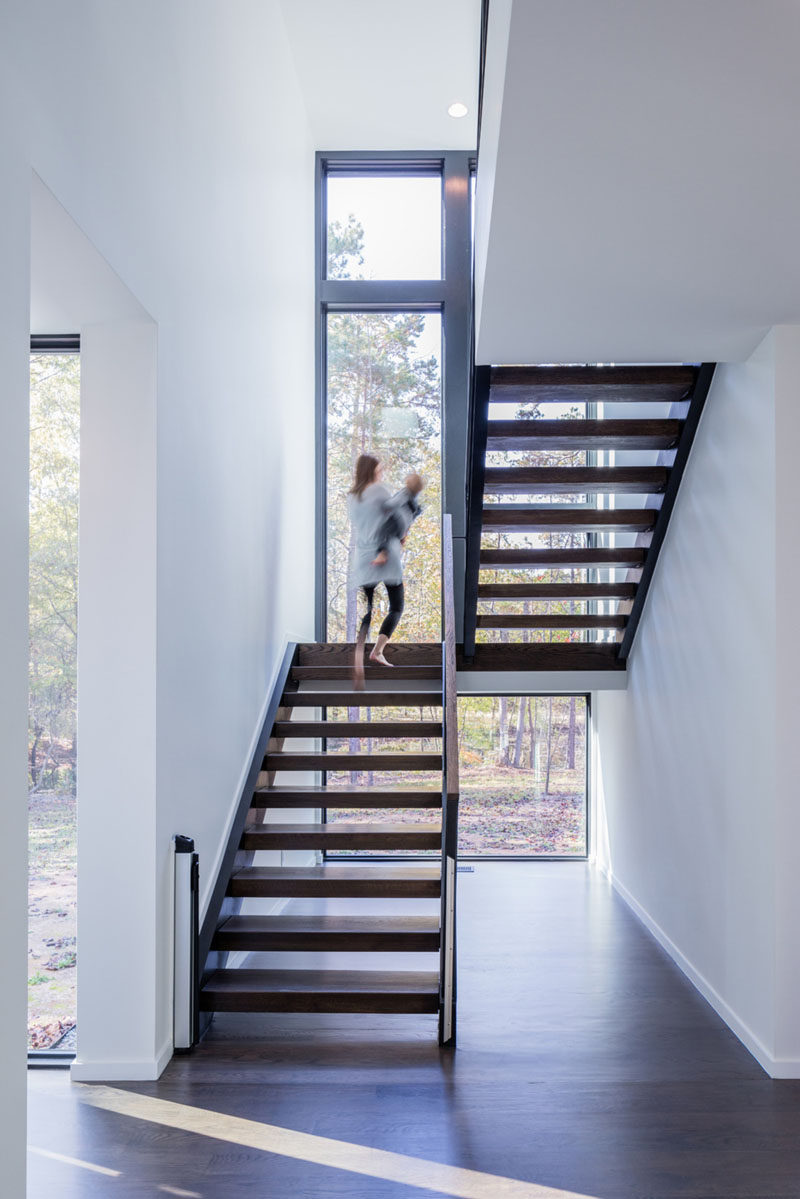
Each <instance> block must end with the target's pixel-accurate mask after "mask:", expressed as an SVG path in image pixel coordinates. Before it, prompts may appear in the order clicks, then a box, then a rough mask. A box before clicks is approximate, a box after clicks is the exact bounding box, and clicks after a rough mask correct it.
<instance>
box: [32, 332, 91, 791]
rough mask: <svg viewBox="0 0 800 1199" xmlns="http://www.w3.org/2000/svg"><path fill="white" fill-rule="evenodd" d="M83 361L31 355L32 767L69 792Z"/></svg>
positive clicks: (36, 777)
mask: <svg viewBox="0 0 800 1199" xmlns="http://www.w3.org/2000/svg"><path fill="white" fill-rule="evenodd" d="M79 372H80V366H79V358H78V355H77V354H34V355H32V357H31V435H30V436H31V443H30V444H31V448H30V700H29V729H30V737H29V771H30V785H31V788H32V789H33V790H37V789H41V788H42V787H59V788H62V789H65V790H69V791H72V792H73V793H74V788H75V759H76V700H77V693H76V683H77V634H78V470H79V447H80V377H79Z"/></svg>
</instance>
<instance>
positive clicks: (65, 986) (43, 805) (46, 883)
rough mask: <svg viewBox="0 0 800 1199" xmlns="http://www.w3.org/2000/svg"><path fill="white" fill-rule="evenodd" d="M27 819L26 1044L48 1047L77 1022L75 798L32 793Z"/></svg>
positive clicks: (40, 1047)
mask: <svg viewBox="0 0 800 1199" xmlns="http://www.w3.org/2000/svg"><path fill="white" fill-rule="evenodd" d="M28 819H29V830H30V831H29V844H30V858H29V862H30V865H29V875H28V1047H29V1048H30V1049H47V1048H48V1047H49V1046H51V1045H54V1044H55V1042H56V1041H58V1040H59V1039H60V1038H61V1037H62V1036H63V1035H64V1033H66V1032H67V1031H68V1030H69V1029H70V1028H72V1027H73V1026H74V1024H75V1004H76V994H75V988H76V973H77V971H76V965H75V946H76V930H77V873H76V864H77V826H76V805H75V798H74V796H72V795H69V794H63V793H60V792H52V791H51V792H41V793H39V794H37V795H31V796H30V798H29V800H28Z"/></svg>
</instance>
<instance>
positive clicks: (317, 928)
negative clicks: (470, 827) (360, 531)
mask: <svg viewBox="0 0 800 1199" xmlns="http://www.w3.org/2000/svg"><path fill="white" fill-rule="evenodd" d="M448 528H449V522H448ZM445 556H446V563H447V564H449V566H450V569H451V568H452V557H451V554H449V553H446V555H445ZM450 583H451V586H450V590H449V596H450V604H449V613H450V617H449V618H450V622H451V626H452V573H451V574H450ZM443 650H444V653H443ZM353 651H354V647H353V646H351V645H342V644H336V645H333V644H312V645H300V646H297V647H294V648H293V649H292V650H291V652H290V653H289V654H288V655H287V659H286V661H285V664H284V670H283V678H282V679H281V681H280V684H279V690H278V693H277V694H276V696H275V703H274V712H273V713H272V714H271V716H270V718H269V719H268V726H269V727H266V726H265V736H264V737H263V745H262V747H261V749H260V751H259V753H260V755H261V757H260V760H259V761H258V762H257V763H256V764H255V765H256V768H257V769H256V770H255V772H253V774H252V777H253V778H254V779H255V786H254V787H253V788H252V792H251V794H250V795H249V799H248V800H247V801H246V802H245V803H243V805H242V818H241V820H240V827H239V829H238V831H237V832H236V833H235V835H234V838H233V841H234V843H233V844H232V845H231V846H230V847H229V852H228V853H227V854H226V864H225V865H224V866H223V872H222V876H221V878H220V880H219V885H218V888H217V895H216V902H215V901H214V900H213V899H212V904H211V910H210V913H209V917H208V918H207V921H206V925H204V931H205V932H206V937H205V944H204V941H203V937H202V936H201V945H200V959H201V961H202V960H204V961H205V962H206V966H205V970H204V971H203V973H202V979H201V986H200V993H199V1002H200V1009H201V1011H203V1012H206V1013H214V1012H362V1013H363V1012H383V1013H407V1014H421V1013H431V1014H438V1015H439V1039H440V1042H441V1043H442V1044H452V1043H453V1038H454V1010H455V979H454V966H455V959H454V944H453V941H454V935H455V926H454V904H455V855H456V849H455V846H456V839H457V800H458V790H457V788H458V774H457V756H456V750H455V747H456V739H455V737H456V734H455V723H454V718H455V641H454V637H453V636H452V635H451V636H450V637H449V638H446V640H445V642H444V646H443V645H440V644H428V645H390V646H389V647H388V649H387V658H388V659H389V661H391V662H392V663H393V666H392V667H388V668H387V667H383V666H373V665H367V667H366V690H364V691H353V690H352V684H351V672H352V667H351V662H352V656H353ZM448 686H449V688H450V694H449V697H448V696H446V695H445V689H446V687H448ZM368 713H369V714H375V713H377V716H374V715H373V718H372V719H362V717H366V715H367V714H368ZM447 713H449V719H450V722H451V723H450V733H449V739H450V742H451V745H450V749H449V753H448V764H447V766H446V765H445V760H444V757H443V752H444V749H443V742H444V741H445V738H446V737H447V736H448V733H447V731H446V730H445V727H444V721H445V717H446V714H447ZM367 738H368V739H369V745H370V746H371V752H365V751H364V749H363V746H364V745H365V743H366V739H367ZM309 739H310V740H311V741H312V742H313V743H314V748H312V749H302V748H297V746H296V742H297V741H298V740H303V741H308V740H309ZM342 739H346V741H347V742H348V746H347V748H346V750H345V751H344V752H342V751H341V750H340V749H338V748H337V744H339V743H341V741H342ZM432 742H433V743H434V745H435V747H436V748H435V750H433V751H432V750H431V749H430V748H429V747H430V745H431V743H432ZM382 743H384V745H385V744H386V743H388V744H389V745H390V746H391V748H390V749H388V750H387V749H385V748H384V745H382ZM422 745H425V747H426V748H425V749H422V748H420V747H421V746H422ZM354 746H355V748H354ZM342 772H344V773H345V774H348V773H349V772H358V778H357V780H356V781H349V782H345V783H341V782H339V781H338V780H337V779H336V776H338V775H341V774H342ZM364 772H368V777H372V775H374V774H379V775H380V776H381V777H383V778H385V779H386V780H388V781H387V782H386V783H382V784H379V785H373V784H371V783H368V782H365V781H364ZM309 774H311V775H312V777H317V778H319V779H321V781H318V782H314V783H309V782H307V781H301V782H298V783H296V782H295V781H294V779H295V778H296V777H297V776H300V778H301V779H303V780H305V779H306V778H307V777H308V775H309ZM398 774H402V776H404V777H403V782H402V785H401V786H399V787H398V786H396V785H395V784H394V781H393V776H395V778H396V776H397V775H398ZM408 775H412V776H413V775H420V776H421V778H422V782H420V783H419V784H417V782H416V781H415V780H414V781H409V780H408V779H407V777H406V776H408ZM448 775H449V777H448ZM351 779H352V776H351ZM301 811H302V812H303V813H304V815H305V816H306V819H308V817H309V816H310V817H311V822H310V823H306V822H302V823H299V822H298V813H299V812H301ZM362 812H363V813H364V814H365V818H364V820H363V821H362V820H361V819H359V818H358V817H359V814H360V813H362ZM384 812H393V813H403V812H405V813H407V814H408V817H409V818H408V819H407V820H399V819H397V816H395V818H394V819H393V820H392V819H386V818H383V819H382V814H383V813H384ZM343 815H344V816H346V817H348V819H346V820H340V819H336V817H337V816H340V817H341V816H343ZM448 821H449V828H448V827H447V824H448ZM341 850H345V851H350V852H353V851H358V850H371V851H376V852H379V853H390V852H395V853H396V852H400V853H401V854H402V855H403V856H404V857H405V858H406V859H407V858H408V856H411V857H412V858H413V855H415V854H421V853H426V854H427V856H426V857H425V858H423V859H418V860H416V861H414V860H412V861H408V860H400V861H397V862H396V863H395V862H392V861H391V859H390V860H389V861H380V862H373V863H369V864H366V863H365V864H361V863H358V862H356V863H354V862H353V861H352V860H350V861H346V862H338V861H336V860H335V859H333V860H331V859H330V858H326V857H325V854H326V853H330V852H336V851H341ZM262 851H269V852H270V854H271V856H272V857H273V858H278V859H279V860H278V861H273V862H272V863H271V864H269V865H262V864H260V863H258V862H257V860H255V855H256V854H259V853H260V852H262ZM312 855H313V856H312ZM298 856H300V857H302V858H304V864H295V862H294V861H292V859H296V858H297V857H298ZM309 858H311V859H312V860H311V861H310V862H309V861H308V859H309ZM248 900H267V901H272V902H273V903H274V904H275V905H276V907H278V908H279V909H280V910H276V911H274V912H272V913H270V914H249V913H243V912H242V905H243V904H245V903H246V902H247V901H248ZM352 900H360V901H364V902H362V903H359V904H355V905H354V904H352V903H350V902H348V901H352ZM387 900H391V901H392V903H391V904H387V903H386V901H387ZM420 900H427V901H428V903H427V904H423V905H420V903H419V902H418V901H420ZM298 901H299V902H298ZM341 901H345V902H344V903H342V902H341ZM370 901H373V906H374V907H375V909H376V910H375V913H374V914H370V911H369V908H370ZM430 901H434V902H433V903H431V902H430ZM337 907H339V908H340V909H341V910H340V911H337V910H336V909H337ZM353 908H356V909H357V910H356V911H353ZM420 908H422V909H423V910H422V911H420ZM293 909H294V910H293ZM442 930H444V935H443V931H442ZM206 948H207V955H206V953H205V952H204V950H205V949H206ZM375 952H380V953H391V954H394V955H397V957H398V961H397V963H396V965H397V967H399V968H397V969H395V968H393V969H391V970H385V969H352V968H350V965H349V964H348V965H347V966H346V967H345V968H338V967H337V964H336V957H337V955H340V954H341V955H347V958H348V960H349V958H350V955H353V954H360V953H375ZM286 953H301V954H304V953H305V954H324V955H325V956H324V958H323V959H322V961H323V963H324V965H321V966H319V967H317V968H308V969H306V968H304V969H296V968H288V969H284V968H283V967H282V965H281V964H280V955H282V954H286ZM409 953H413V954H420V953H424V954H429V955H431V966H430V968H429V969H427V970H423V971H420V970H418V969H404V968H403V962H402V957H403V955H404V954H409ZM250 954H269V955H270V959H269V964H268V966H267V968H261V967H260V965H259V966H258V967H257V968H253V967H252V965H251V964H250V961H249V957H248V955H250ZM230 955H237V957H236V958H235V959H231V957H230ZM276 956H277V959H278V965H277V966H276V965H275V957H276ZM240 959H241V964H235V963H236V961H238V960H240Z"/></svg>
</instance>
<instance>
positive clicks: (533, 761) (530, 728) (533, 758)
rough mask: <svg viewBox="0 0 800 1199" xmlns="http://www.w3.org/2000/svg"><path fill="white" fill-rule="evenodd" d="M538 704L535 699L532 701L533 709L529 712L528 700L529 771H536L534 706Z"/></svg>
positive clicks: (529, 703) (529, 704) (529, 702)
mask: <svg viewBox="0 0 800 1199" xmlns="http://www.w3.org/2000/svg"><path fill="white" fill-rule="evenodd" d="M538 702H539V701H538V700H536V699H535V700H534V701H533V704H534V707H533V710H531V701H530V699H529V700H528V732H529V733H530V738H531V762H530V768H531V770H535V769H536V704H537V703H538Z"/></svg>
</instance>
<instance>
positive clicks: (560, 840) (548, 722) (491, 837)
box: [458, 695, 586, 857]
mask: <svg viewBox="0 0 800 1199" xmlns="http://www.w3.org/2000/svg"><path fill="white" fill-rule="evenodd" d="M458 723H459V734H460V735H459V755H460V778H459V781H460V786H461V803H460V810H459V852H460V853H461V854H464V855H467V856H470V855H472V856H481V855H483V856H486V857H580V856H583V855H584V854H585V853H586V697H585V696H583V695H539V696H533V695H531V696H528V695H515V696H511V695H509V696H505V695H504V696H487V697H477V696H470V697H463V696H462V697H461V698H460V699H459V701H458Z"/></svg>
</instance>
